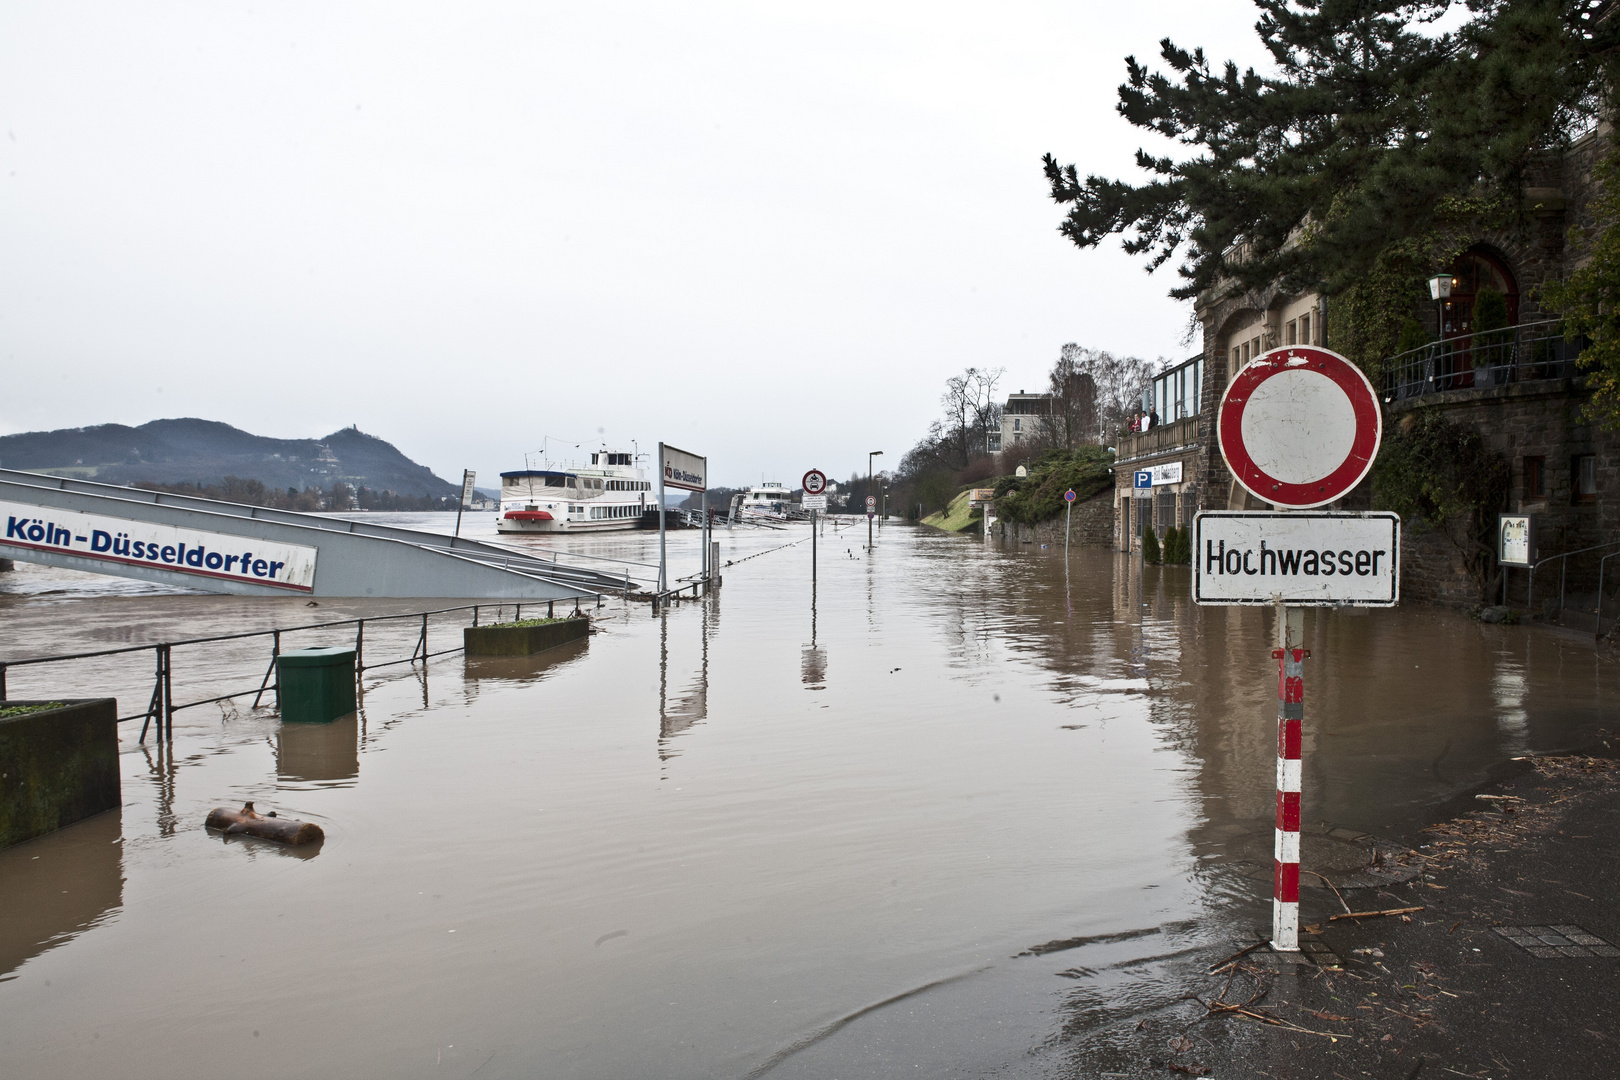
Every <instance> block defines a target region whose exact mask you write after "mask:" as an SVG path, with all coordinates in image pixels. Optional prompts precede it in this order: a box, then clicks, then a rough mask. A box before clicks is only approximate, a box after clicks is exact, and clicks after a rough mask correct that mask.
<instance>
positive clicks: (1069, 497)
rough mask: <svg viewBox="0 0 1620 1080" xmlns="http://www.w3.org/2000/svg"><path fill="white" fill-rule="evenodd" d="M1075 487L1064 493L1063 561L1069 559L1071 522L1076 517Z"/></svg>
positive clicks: (1065, 561)
mask: <svg viewBox="0 0 1620 1080" xmlns="http://www.w3.org/2000/svg"><path fill="white" fill-rule="evenodd" d="M1074 500H1075V494H1074V488H1070V489H1069V490H1068V491H1065V492H1064V493H1063V562H1064V563H1065V564H1067V563H1068V561H1069V522H1070V521H1071V520H1072V519H1073V518H1074Z"/></svg>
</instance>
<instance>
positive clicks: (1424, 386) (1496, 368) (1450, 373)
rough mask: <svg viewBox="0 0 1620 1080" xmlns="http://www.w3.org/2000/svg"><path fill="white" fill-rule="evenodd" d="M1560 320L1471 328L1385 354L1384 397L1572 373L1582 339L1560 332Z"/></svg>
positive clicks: (1561, 325) (1584, 339)
mask: <svg viewBox="0 0 1620 1080" xmlns="http://www.w3.org/2000/svg"><path fill="white" fill-rule="evenodd" d="M1563 325H1564V324H1563V320H1561V319H1543V320H1539V321H1537V322H1529V323H1519V324H1518V325H1516V326H1504V327H1502V328H1501V329H1499V330H1476V331H1474V332H1473V333H1470V334H1461V335H1459V336H1457V337H1452V338H1442V339H1440V340H1439V341H1431V342H1429V343H1428V344H1426V345H1420V346H1418V347H1417V348H1415V349H1408V350H1407V351H1405V352H1402V353H1396V354H1395V355H1393V356H1390V357H1386V358H1385V359H1384V360H1383V362H1382V364H1381V366H1382V368H1383V370H1384V400H1385V401H1393V400H1395V399H1397V398H1406V397H1415V396H1417V395H1420V394H1426V393H1431V392H1434V391H1444V390H1458V389H1462V388H1464V387H1467V386H1479V387H1487V386H1497V385H1505V384H1507V383H1510V382H1527V381H1533V380H1537V379H1559V378H1565V377H1568V376H1570V375H1573V374H1575V360H1576V358H1577V357H1578V356H1580V354H1581V351H1582V350H1583V349H1584V348H1585V346H1586V344H1587V342H1586V338H1585V337H1583V336H1577V337H1575V338H1568V337H1566V336H1565V335H1564V333H1563Z"/></svg>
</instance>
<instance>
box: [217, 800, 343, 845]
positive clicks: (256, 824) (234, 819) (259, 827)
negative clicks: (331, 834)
mask: <svg viewBox="0 0 1620 1080" xmlns="http://www.w3.org/2000/svg"><path fill="white" fill-rule="evenodd" d="M206 825H207V827H208V828H210V829H218V830H219V831H220V832H222V833H224V834H225V835H226V836H257V837H258V838H259V839H261V840H274V841H276V842H277V843H281V844H313V843H314V842H316V841H317V840H324V839H326V834H325V833H324V832H322V831H321V827H320V826H319V825H316V824H314V823H313V822H309V821H294V820H293V819H292V818H279V817H276V812H275V811H274V810H272V811H270V813H268V814H261V813H259V812H258V811H256V810H254V809H253V804H252V803H243V804H242V809H240V810H232V809H231V808H230V807H228V806H216V807H214V808H213V809H212V810H210V811H208V821H207V822H206Z"/></svg>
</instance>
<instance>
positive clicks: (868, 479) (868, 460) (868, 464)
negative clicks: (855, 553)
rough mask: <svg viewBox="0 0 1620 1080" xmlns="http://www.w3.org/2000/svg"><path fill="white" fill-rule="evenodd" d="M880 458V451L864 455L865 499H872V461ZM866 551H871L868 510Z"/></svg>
mask: <svg viewBox="0 0 1620 1080" xmlns="http://www.w3.org/2000/svg"><path fill="white" fill-rule="evenodd" d="M882 456H883V451H881V450H873V451H872V452H871V453H870V454H867V455H866V497H867V498H871V497H872V459H873V458H875V457H882ZM866 549H867V550H868V551H870V550H872V512H871V511H870V510H868V511H867V513H866Z"/></svg>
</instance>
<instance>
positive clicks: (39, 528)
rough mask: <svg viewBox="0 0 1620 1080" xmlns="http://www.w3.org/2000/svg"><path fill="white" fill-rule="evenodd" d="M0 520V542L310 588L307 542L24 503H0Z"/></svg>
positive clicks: (311, 561)
mask: <svg viewBox="0 0 1620 1080" xmlns="http://www.w3.org/2000/svg"><path fill="white" fill-rule="evenodd" d="M0 521H3V522H4V523H5V532H4V534H3V535H0V545H10V546H12V547H16V548H23V549H27V550H30V551H53V552H57V553H59V554H63V555H76V556H78V557H80V558H84V559H95V560H97V561H99V562H109V563H122V564H124V565H127V566H151V567H155V568H157V569H160V570H172V571H174V572H176V573H179V574H192V575H195V576H197V577H210V578H223V579H224V580H227V581H246V582H250V583H251V584H254V585H273V586H277V587H280V588H283V589H293V590H296V591H298V592H309V591H311V590H312V589H313V588H314V587H315V553H316V549H315V548H312V547H303V546H300V545H297V544H277V543H272V542H271V541H268V540H253V539H250V538H248V537H245V536H229V535H226V534H224V533H213V532H202V531H200V530H197V529H182V528H179V527H177V526H174V525H155V524H151V523H149V522H144V521H131V520H129V519H127V518H117V517H108V516H107V515H105V514H83V513H79V512H78V511H75V510H57V509H53V508H52V507H49V506H29V505H27V504H25V503H12V502H0ZM0 550H3V548H0Z"/></svg>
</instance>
